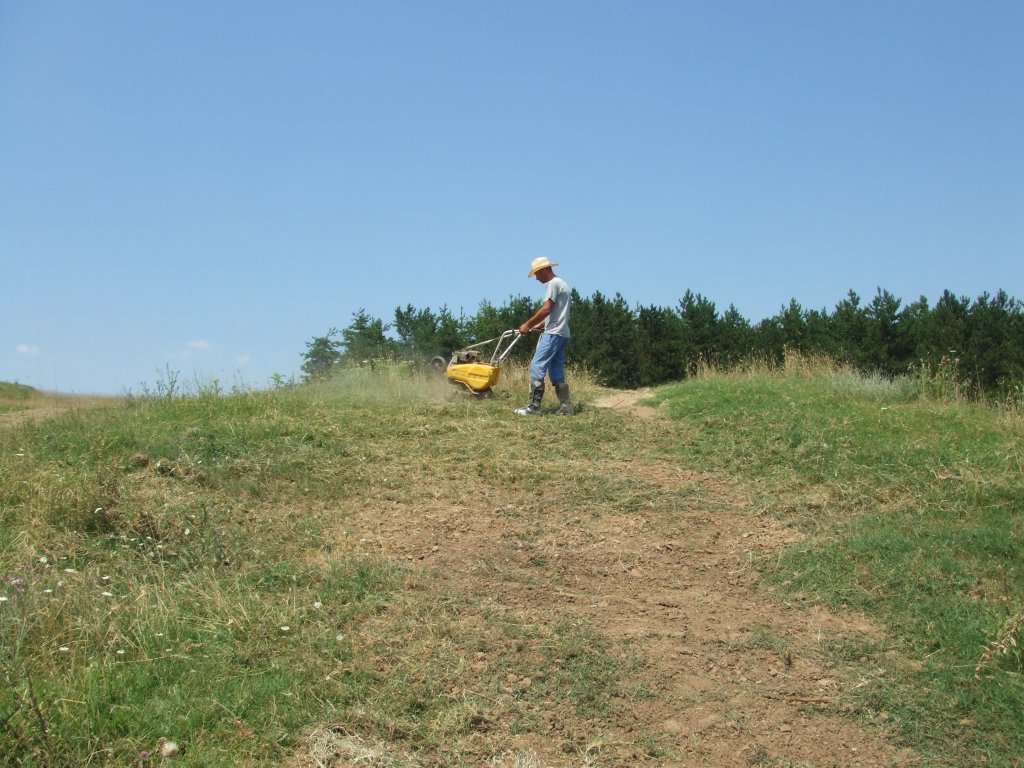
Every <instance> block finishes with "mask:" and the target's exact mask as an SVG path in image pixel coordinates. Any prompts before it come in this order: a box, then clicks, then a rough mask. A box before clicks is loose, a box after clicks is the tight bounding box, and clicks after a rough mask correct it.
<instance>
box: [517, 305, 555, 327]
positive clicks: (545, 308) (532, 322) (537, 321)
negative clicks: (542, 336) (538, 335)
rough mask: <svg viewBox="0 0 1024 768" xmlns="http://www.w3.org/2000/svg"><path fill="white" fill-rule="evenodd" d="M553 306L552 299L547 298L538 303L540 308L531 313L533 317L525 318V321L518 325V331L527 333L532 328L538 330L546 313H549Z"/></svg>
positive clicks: (545, 318)
mask: <svg viewBox="0 0 1024 768" xmlns="http://www.w3.org/2000/svg"><path fill="white" fill-rule="evenodd" d="M554 308H555V301H554V299H548V300H547V301H545V302H544V303H543V304H541V305H540V309H538V310H537V311H536V312H534V313H533V317H531V318H530V319H529V320H527V321H526V322H525V323H523V324H522V325H520V326H519V332H520V333H529V332H530V331H533V330H540V328H541V326H542V325H543V324H544V321H545V320H547V318H548V315H550V314H551V310H552V309H554Z"/></svg>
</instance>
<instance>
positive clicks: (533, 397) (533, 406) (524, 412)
mask: <svg viewBox="0 0 1024 768" xmlns="http://www.w3.org/2000/svg"><path fill="white" fill-rule="evenodd" d="M543 399H544V381H543V380H541V381H531V382H530V404H529V405H526V406H523V407H522V408H516V411H515V412H516V414H517V415H519V416H539V415H540V401H541V400H543Z"/></svg>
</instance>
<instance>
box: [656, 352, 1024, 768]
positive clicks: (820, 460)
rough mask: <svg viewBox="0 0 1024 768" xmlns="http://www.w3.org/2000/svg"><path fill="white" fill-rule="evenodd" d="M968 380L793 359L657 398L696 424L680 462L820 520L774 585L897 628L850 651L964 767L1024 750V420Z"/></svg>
mask: <svg viewBox="0 0 1024 768" xmlns="http://www.w3.org/2000/svg"><path fill="white" fill-rule="evenodd" d="M953 381H954V379H953V378H952V377H948V376H946V375H945V374H944V373H942V372H939V373H938V376H937V380H936V377H935V376H929V377H927V378H926V379H924V380H922V378H921V375H920V373H918V374H917V375H916V376H915V377H910V378H908V379H896V380H891V381H890V380H886V379H884V378H879V377H875V376H869V375H864V374H861V373H856V372H854V371H851V370H849V369H847V368H845V367H844V366H841V365H838V364H836V363H834V362H832V361H828V360H823V359H815V358H801V357H792V358H787V362H786V364H785V365H784V366H781V367H775V368H773V367H749V366H748V367H747V368H744V369H739V370H732V371H706V372H704V375H702V376H701V377H700V378H698V379H697V380H693V381H688V382H686V383H683V384H680V385H675V386H671V387H665V388H663V389H660V390H658V393H657V399H658V400H659V401H661V402H662V403H663V404H664V407H665V408H666V409H667V410H668V412H669V413H670V414H671V415H672V416H673V418H675V419H677V420H678V421H679V422H680V424H681V425H683V426H684V427H686V429H685V430H684V435H685V440H684V441H683V443H682V444H681V445H680V446H679V449H678V451H679V454H680V456H681V457H685V458H686V460H688V461H696V462H700V463H703V464H705V465H707V466H713V467H718V468H726V469H727V470H728V471H730V472H731V473H733V474H735V475H736V476H738V477H741V478H746V480H747V481H748V482H749V483H750V484H751V486H752V487H753V488H756V489H757V491H758V494H759V496H760V500H761V503H762V505H763V506H765V507H766V508H768V509H773V510H776V511H777V514H779V515H780V516H781V517H782V518H783V519H785V520H787V521H788V522H789V523H790V524H792V525H794V526H798V527H800V528H802V529H803V530H804V531H805V532H806V534H807V538H806V539H805V541H804V543H802V544H800V545H798V546H796V547H794V548H792V549H791V550H789V551H787V552H785V553H784V554H783V555H782V556H781V557H779V558H778V559H776V560H773V561H772V562H771V563H768V564H766V566H770V568H769V570H768V575H767V580H768V581H769V582H771V583H773V584H776V585H778V586H779V587H780V588H782V589H784V590H785V591H786V592H788V593H789V594H790V595H791V596H792V597H793V598H795V599H801V600H807V601H815V602H822V603H826V604H828V605H829V606H831V607H833V608H834V609H837V610H843V609H849V608H852V609H857V610H860V611H863V612H865V613H867V614H869V615H871V616H873V617H875V618H876V619H877V620H878V621H879V622H880V623H881V624H883V625H884V626H885V627H886V628H887V630H888V633H889V637H890V638H891V639H890V640H888V641H887V642H886V643H882V644H878V645H876V646H874V647H868V648H865V647H855V648H853V647H837V648H836V649H835V653H836V654H837V657H838V658H839V659H840V660H841V661H842V662H843V663H855V664H860V663H864V664H865V669H864V673H863V674H864V678H863V680H861V683H863V684H862V685H858V686H856V687H855V689H854V690H855V691H856V693H855V696H856V699H857V701H858V702H859V705H860V706H861V707H862V711H863V712H864V713H867V714H870V713H875V714H877V713H879V712H884V713H886V717H891V718H892V721H893V722H895V723H896V724H897V725H898V726H899V727H900V728H901V729H902V730H903V732H904V734H905V735H906V737H907V738H908V739H909V740H910V741H911V743H913V744H914V745H915V746H916V747H917V748H919V749H921V750H922V751H923V752H925V753H928V754H932V755H936V756H937V755H943V754H945V755H948V756H950V757H948V759H949V760H950V761H951V763H950V764H958V765H959V764H968V762H970V760H971V759H973V758H972V757H971V756H977V755H985V756H986V758H987V759H990V760H992V761H993V762H994V764H1009V763H1008V762H1006V761H1008V760H1009V756H1011V755H1017V756H1019V755H1021V754H1024V735H1022V734H1024V718H1022V715H1021V713H1022V712H1024V684H1022V682H1021V680H1022V678H1021V674H1020V673H1021V671H1022V670H1021V668H1020V664H1019V661H1020V656H1019V654H1018V653H1017V650H1016V649H1017V645H1016V643H1019V642H1020V637H1019V626H1020V621H1019V616H1020V611H1021V609H1022V607H1024V423H1022V422H1021V421H1020V420H1019V419H1017V418H1013V417H1012V408H1010V409H1007V408H997V407H992V405H991V403H986V402H978V401H973V400H970V399H967V398H966V397H964V396H963V392H962V391H960V390H957V389H956V388H955V387H953ZM1008 414H1011V415H1009V416H1008ZM862 659H863V662H862V661H861V660H862ZM976 669H978V670H979V679H978V680H977V681H975V680H974V676H975V670H976ZM962 723H970V728H967V729H965V728H963V726H962ZM958 760H960V761H967V762H958ZM1001 760H1002V761H1004V762H1000V761H1001ZM939 764H945V763H943V762H941V761H940V763H939Z"/></svg>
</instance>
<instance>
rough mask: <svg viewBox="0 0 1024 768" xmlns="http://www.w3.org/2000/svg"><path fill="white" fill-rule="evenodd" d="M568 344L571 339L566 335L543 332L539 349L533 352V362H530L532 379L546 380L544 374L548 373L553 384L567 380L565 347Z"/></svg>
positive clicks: (538, 343)
mask: <svg viewBox="0 0 1024 768" xmlns="http://www.w3.org/2000/svg"><path fill="white" fill-rule="evenodd" d="M568 344H569V339H567V338H566V337H565V336H555V335H554V334H550V333H543V334H541V337H540V341H538V342H537V351H536V352H534V353H533V362H531V363H530V379H531V380H533V381H544V374H547V375H548V377H549V378H550V379H551V383H552V384H561V383H562V382H563V381H565V348H566V346H568Z"/></svg>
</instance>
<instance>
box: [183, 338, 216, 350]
mask: <svg viewBox="0 0 1024 768" xmlns="http://www.w3.org/2000/svg"><path fill="white" fill-rule="evenodd" d="M185 346H186V347H188V348H189V349H209V348H210V342H208V341H207V340H206V339H200V340H198V341H190V342H187V343H186V344H185Z"/></svg>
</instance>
